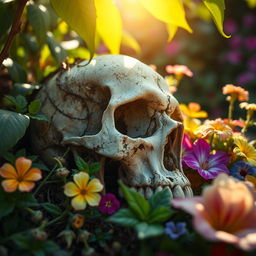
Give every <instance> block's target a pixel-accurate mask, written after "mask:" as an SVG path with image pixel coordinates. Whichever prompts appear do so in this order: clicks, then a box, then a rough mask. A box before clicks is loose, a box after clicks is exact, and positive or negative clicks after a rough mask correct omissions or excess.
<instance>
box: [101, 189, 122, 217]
mask: <svg viewBox="0 0 256 256" xmlns="http://www.w3.org/2000/svg"><path fill="white" fill-rule="evenodd" d="M119 208H120V202H119V200H117V198H116V196H115V195H114V194H111V193H108V194H106V195H104V196H102V198H101V201H100V204H99V210H100V211H101V212H102V213H107V214H113V213H115V212H117V210H118V209H119Z"/></svg>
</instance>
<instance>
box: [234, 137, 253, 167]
mask: <svg viewBox="0 0 256 256" xmlns="http://www.w3.org/2000/svg"><path fill="white" fill-rule="evenodd" d="M234 143H235V145H236V146H237V147H235V148H234V150H233V151H234V153H235V154H236V155H238V156H240V157H242V158H244V159H245V160H246V161H247V162H249V163H250V164H252V165H254V166H256V149H255V148H254V146H253V145H251V144H249V143H248V141H247V140H246V139H242V138H235V139H234Z"/></svg>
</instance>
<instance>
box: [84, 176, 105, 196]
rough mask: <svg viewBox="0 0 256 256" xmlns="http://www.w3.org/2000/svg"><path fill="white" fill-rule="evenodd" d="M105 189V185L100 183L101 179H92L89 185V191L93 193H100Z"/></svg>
mask: <svg viewBox="0 0 256 256" xmlns="http://www.w3.org/2000/svg"><path fill="white" fill-rule="evenodd" d="M102 189H103V185H102V184H101V183H100V180H99V179H96V178H95V179H92V180H91V181H90V182H89V184H88V185H87V191H89V193H91V192H100V191H101V190H102Z"/></svg>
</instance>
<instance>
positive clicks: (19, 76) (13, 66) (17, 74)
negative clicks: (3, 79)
mask: <svg viewBox="0 0 256 256" xmlns="http://www.w3.org/2000/svg"><path fill="white" fill-rule="evenodd" d="M3 65H4V66H5V67H6V68H7V70H8V72H9V73H10V76H11V78H12V80H14V81H15V82H17V83H24V82H26V80H27V74H26V72H25V70H24V69H23V67H22V66H20V65H19V64H18V63H17V62H15V61H13V60H12V59H11V58H7V59H5V60H4V61H3Z"/></svg>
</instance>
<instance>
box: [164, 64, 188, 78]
mask: <svg viewBox="0 0 256 256" xmlns="http://www.w3.org/2000/svg"><path fill="white" fill-rule="evenodd" d="M165 70H166V72H167V73H168V74H175V75H176V78H178V80H180V79H181V78H182V77H183V75H185V76H188V77H192V76H193V72H192V71H191V70H190V69H189V68H188V67H187V66H185V65H174V66H172V65H167V66H166V67H165Z"/></svg>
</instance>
